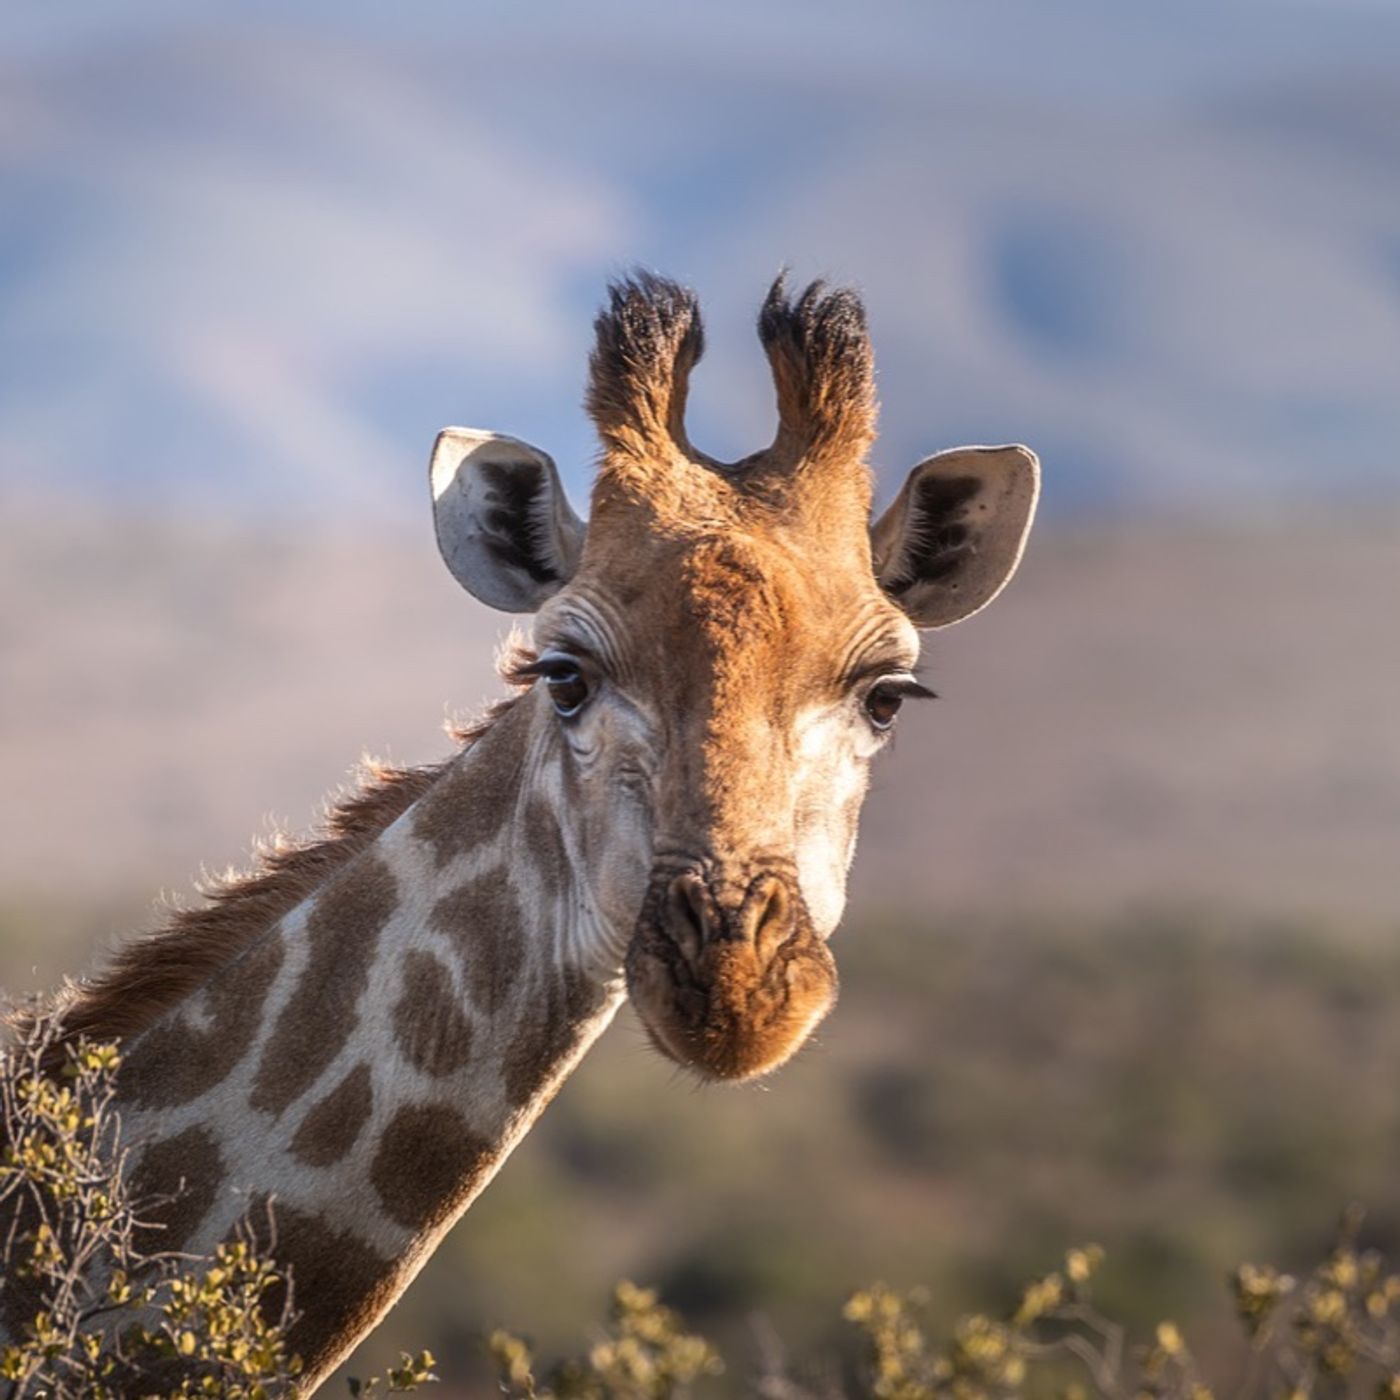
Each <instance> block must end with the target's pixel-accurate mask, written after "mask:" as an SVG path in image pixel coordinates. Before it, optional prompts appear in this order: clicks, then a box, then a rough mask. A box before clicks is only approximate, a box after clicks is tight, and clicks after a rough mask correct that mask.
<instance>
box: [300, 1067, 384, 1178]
mask: <svg viewBox="0 0 1400 1400" xmlns="http://www.w3.org/2000/svg"><path fill="white" fill-rule="evenodd" d="M373 1107H374V1088H373V1084H372V1076H371V1074H370V1068H369V1066H368V1065H367V1064H365V1063H364V1062H363V1061H362V1062H361V1063H360V1064H358V1065H356V1066H355V1068H354V1069H352V1070H351V1071H350V1073H349V1074H347V1075H346V1076H345V1078H344V1079H342V1080H341V1081H340V1083H339V1084H337V1085H336V1086H335V1088H334V1089H332V1090H331V1091H330V1093H329V1094H327V1095H326V1096H325V1098H323V1099H321V1100H320V1101H319V1102H318V1103H315V1104H312V1106H311V1109H310V1111H309V1112H308V1113H307V1115H306V1117H305V1118H303V1119H302V1120H301V1127H299V1128H298V1129H297V1135H296V1137H294V1138H293V1139H292V1156H293V1157H296V1158H297V1159H298V1160H299V1161H302V1162H305V1163H306V1164H307V1166H310V1167H329V1166H332V1165H333V1164H334V1163H336V1162H339V1161H340V1160H341V1159H342V1158H343V1157H345V1156H346V1155H347V1154H348V1153H349V1151H350V1149H351V1148H352V1147H354V1145H355V1143H356V1141H357V1140H358V1138H359V1136H360V1131H361V1129H362V1128H363V1127H364V1126H365V1124H366V1123H367V1122H368V1121H369V1115H370V1111H371V1110H372V1109H373Z"/></svg>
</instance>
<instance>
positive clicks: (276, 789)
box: [0, 507, 1400, 921]
mask: <svg viewBox="0 0 1400 1400" xmlns="http://www.w3.org/2000/svg"><path fill="white" fill-rule="evenodd" d="M424 515H425V519H424V524H423V528H422V529H421V531H419V532H417V533H416V534H409V533H400V532H398V531H397V530H395V529H390V530H385V529H383V528H379V527H372V526H369V525H364V526H361V527H354V526H350V525H341V526H338V527H336V528H335V529H332V530H330V531H322V530H312V529H304V530H297V529H295V528H292V527H288V528H286V529H284V530H281V531H257V530H255V529H253V528H252V527H250V526H246V525H221V524H219V523H217V522H214V521H209V520H185V521H178V522H177V521H169V520H159V519H153V518H144V519H142V518H136V517H130V516H124V515H117V514H112V515H106V516H102V515H96V514H93V515H87V516H82V515H78V516H74V515H71V514H65V513H60V512H59V511H58V510H57V508H56V507H55V508H51V509H50V511H49V512H48V513H46V514H41V513H39V512H37V511H34V512H23V511H15V512H12V513H10V514H8V515H7V516H6V517H5V519H4V522H3V524H2V525H0V531H2V532H3V533H0V668H2V669H0V764H2V765H3V768H4V771H5V773H6V775H7V784H6V786H7V811H6V814H5V831H4V841H3V844H0V889H3V890H5V891H8V892H9V894H10V896H11V898H12V899H14V900H15V901H17V902H20V903H23V904H26V905H44V904H59V905H62V904H65V903H76V904H82V903H85V902H88V901H90V900H99V901H103V900H109V899H110V898H111V897H112V896H113V895H114V894H118V893H119V894H121V895H122V896H129V895H131V894H132V893H133V892H134V893H136V894H137V895H139V896H142V897H145V895H146V892H153V891H155V890H158V889H162V888H164V889H169V890H172V891H175V892H177V893H178V892H182V891H184V890H186V889H187V888H188V887H189V885H190V881H191V879H192V877H193V876H194V875H195V874H196V873H197V872H198V870H199V867H200V865H201V864H202V863H203V864H206V865H207V866H208V867H209V868H211V869H215V870H217V869H220V868H222V867H224V866H226V865H227V864H229V863H234V864H238V863H241V862H242V861H243V860H244V859H245V858H246V854H247V850H248V843H249V841H250V839H251V837H252V836H253V835H254V834H256V833H258V832H259V831H262V832H264V833H265V832H266V831H267V830H268V824H269V821H270V820H277V821H280V822H282V823H289V824H290V825H292V826H293V827H294V828H297V829H300V828H304V827H305V826H306V825H307V824H308V822H309V821H310V820H311V819H312V817H313V815H314V813H315V809H316V805H317V803H318V802H319V801H320V800H321V798H322V797H323V796H324V795H325V793H326V792H327V791H328V790H329V789H330V788H332V787H333V786H335V785H336V784H337V783H338V782H341V781H343V780H344V778H345V777H346V775H347V771H348V769H349V767H350V765H351V764H353V763H354V761H355V759H356V758H357V756H358V755H359V754H360V753H361V752H362V751H364V750H365V749H366V748H367V749H368V750H369V751H371V752H374V753H378V754H380V755H384V754H388V755H390V756H392V757H393V758H395V759H397V760H399V761H420V760H426V759H430V758H434V757H437V756H440V755H441V754H443V753H444V752H445V751H446V749H447V741H446V740H445V739H444V737H443V736H442V734H441V722H442V719H443V718H444V716H445V715H446V714H447V713H448V711H449V710H451V709H454V708H456V709H463V708H465V709H468V710H470V709H472V708H474V707H476V706H477V705H479V704H480V703H481V702H482V700H483V699H484V698H485V697H489V696H490V695H492V694H494V693H496V692H497V690H498V689H499V686H498V683H497V682H496V680H495V678H494V676H493V674H492V671H491V658H492V652H493V648H494V646H495V644H496V641H497V639H498V637H499V636H500V635H501V634H502V633H503V631H504V629H505V628H506V627H507V626H508V625H509V620H508V619H506V618H504V617H502V616H500V615H494V614H491V613H489V612H487V611H486V610H485V609H483V608H482V607H481V606H480V605H479V604H477V603H475V602H474V601H472V600H471V599H470V598H468V597H467V596H466V595H465V594H464V593H462V592H461V591H460V590H459V589H458V588H457V586H456V585H455V584H454V583H453V582H452V580H451V578H450V577H449V576H448V574H447V572H446V570H445V569H444V568H443V567H442V566H441V564H440V562H439V560H438V558H437V555H436V552H435V550H434V549H433V546H432V543H431V536H430V530H429V527H428V524H427V520H426V509H425V512H424ZM1397 524H1400V517H1396V516H1394V515H1393V514H1380V515H1377V516H1373V517H1372V518H1371V519H1369V520H1365V521H1355V522H1351V523H1346V522H1341V521H1332V522H1330V523H1325V522H1320V521H1316V520H1302V521H1298V522H1296V523H1294V524H1292V525H1288V526H1275V527H1273V528H1270V529H1263V528H1260V529H1258V530H1255V531H1252V532H1251V531H1243V530H1239V529H1236V530H1233V531H1226V530H1218V531H1212V530H1209V529H1207V528H1204V527H1199V526H1192V527H1188V526H1171V525H1165V524H1162V525H1155V526H1148V525H1140V526H1133V527H1128V526H1120V527H1117V528H1114V529H1112V530H1109V529H1102V528H1101V529H1098V530H1094V529H1090V528H1080V529H1078V530H1075V531H1069V530H1065V529H1063V528H1062V529H1061V530H1060V531H1058V532H1056V531H1054V530H1044V531H1042V532H1041V533H1040V534H1039V536H1038V538H1037V539H1036V540H1035V542H1034V545H1033V547H1032V549H1031V551H1030V554H1029V555H1028V557H1027V560H1026V562H1025V565H1024V567H1023V569H1022V571H1021V574H1020V575H1019V577H1018V578H1017V580H1016V581H1015V583H1014V584H1013V585H1012V587H1011V589H1010V590H1009V591H1008V592H1007V593H1006V594H1005V595H1003V597H1002V598H1001V599H1000V600H998V602H997V603H996V605H995V606H994V607H992V608H991V609H989V610H988V611H987V612H986V613H984V614H982V615H981V616H979V617H977V618H975V619H973V620H972V621H971V622H969V623H966V624H964V625H963V626H960V627H956V628H953V629H950V630H949V631H947V632H944V633H941V634H935V635H933V636H932V637H931V638H930V639H929V641H928V646H927V649H926V659H927V669H928V675H929V678H930V680H931V682H932V684H933V685H934V687H935V688H936V689H937V690H938V691H939V692H940V694H941V695H942V696H943V699H941V700H940V701H939V702H938V703H936V704H935V705H932V706H929V707H916V708H914V709H912V710H911V711H910V712H909V713H908V714H907V715H906V716H905V717H904V719H903V721H902V722H901V728H900V732H899V735H898V738H897V740H896V744H895V748H894V751H893V753H892V754H890V755H888V756H887V757H886V758H885V759H884V760H883V761H882V762H881V763H880V764H878V765H877V783H876V791H875V793H874V795H873V796H872V799H871V801H870V803H869V806H868V808H867V814H866V818H865V821H864V824H863V826H862V842H861V847H860V854H859V858H858V861H857V868H856V877H855V883H854V890H855V893H856V898H857V903H858V907H862V908H864V909H865V910H867V911H869V910H871V909H874V908H879V907H880V906H882V905H886V904H893V905H899V906H902V907H905V908H914V909H922V908H925V907H928V906H929V905H934V906H937V907H941V908H955V909H956V908H984V907H986V905H987V903H988V900H989V898H990V899H992V900H993V901H994V902H995V904H996V905H997V907H999V908H1007V907H1011V908H1016V909H1023V910H1026V911H1037V910H1041V909H1045V908H1048V909H1049V910H1051V911H1066V910H1074V909H1084V910H1089V911H1099V910H1102V909H1104V908H1112V909H1116V908H1119V907H1122V906H1123V905H1124V904H1129V903H1135V902H1136V903H1150V904H1160V903H1162V902H1163V901H1171V902H1175V903H1181V902H1184V901H1185V902H1189V901H1200V902H1205V903H1209V904H1211V905H1212V906H1215V907H1224V908H1235V909H1241V910H1244V911H1246V912H1248V913H1250V914H1254V913H1260V912H1263V913H1269V912H1275V913H1278V912H1283V913H1288V914H1290V915H1300V916H1307V915H1318V916H1327V917H1345V918H1348V919H1352V920H1360V921H1375V920H1378V919H1379V920H1384V919H1387V918H1388V917H1390V916H1391V915H1392V914H1393V913H1394V912H1395V909H1396V893H1397V883H1398V882H1400V876H1397V867H1396V849H1397V835H1398V834H1400V726H1397V724H1396V722H1395V717H1396V715H1397V713H1400V646H1397V645H1396V642H1395V638H1396V632H1395V621H1394V607H1395V599H1396V592H1395V574H1396V546H1395V531H1396V526H1397ZM55 917H56V918H59V919H62V918H63V917H64V916H63V915H62V913H61V911H59V910H55Z"/></svg>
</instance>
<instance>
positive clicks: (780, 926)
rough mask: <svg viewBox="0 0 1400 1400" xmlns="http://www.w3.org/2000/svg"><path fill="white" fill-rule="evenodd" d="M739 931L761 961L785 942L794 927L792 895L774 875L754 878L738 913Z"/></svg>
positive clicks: (771, 955) (766, 959)
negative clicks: (740, 926)
mask: <svg viewBox="0 0 1400 1400" xmlns="http://www.w3.org/2000/svg"><path fill="white" fill-rule="evenodd" d="M740 919H741V923H742V928H743V934H744V937H745V938H746V939H748V941H749V942H750V943H752V944H753V946H754V949H755V951H756V952H757V953H758V956H759V958H760V960H761V961H762V962H768V961H769V960H770V959H771V958H772V957H773V955H774V954H775V953H776V952H777V951H778V949H779V948H780V947H781V946H782V944H784V943H786V942H787V940H788V938H789V937H790V936H791V934H792V931H793V928H794V926H795V922H796V920H795V918H794V913H793V902H792V897H791V895H789V893H788V889H787V886H786V885H785V884H784V883H783V882H782V881H781V880H780V879H778V877H777V876H776V875H765V876H761V877H760V878H759V879H757V880H755V881H754V883H753V885H752V887H751V888H750V890H749V892H748V895H747V896H746V898H745V900H744V907H743V909H742V911H741V913H740Z"/></svg>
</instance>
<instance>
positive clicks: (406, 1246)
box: [120, 699, 624, 1386]
mask: <svg viewBox="0 0 1400 1400" xmlns="http://www.w3.org/2000/svg"><path fill="white" fill-rule="evenodd" d="M543 718H544V717H543V716H540V715H539V713H538V709H537V707H536V705H534V704H533V703H531V702H530V700H529V699H526V700H524V701H522V702H520V703H517V704H516V705H514V706H513V707H511V708H510V709H509V710H508V711H507V712H506V714H505V715H504V716H503V717H502V718H501V719H500V720H498V721H497V722H496V723H495V724H494V725H493V726H492V727H491V728H490V729H489V730H488V731H487V732H486V733H485V734H484V735H483V736H482V737H481V738H480V739H479V740H478V741H477V742H476V743H475V744H474V745H473V746H472V747H471V748H469V749H468V750H466V751H465V752H464V753H463V754H461V755H460V756H459V757H458V758H457V759H455V760H454V761H453V762H452V763H450V764H449V765H447V767H446V768H445V769H444V770H443V771H442V774H441V776H440V777H439V778H438V779H437V781H436V782H435V783H434V784H433V786H432V787H431V788H430V789H429V790H428V791H427V793H426V794H425V795H424V796H423V797H421V798H420V799H419V800H418V802H417V803H415V804H414V805H413V806H412V807H410V808H409V809H408V810H407V811H406V812H405V813H404V814H403V815H402V816H401V817H400V818H399V819H398V820H396V821H395V822H394V823H393V824H392V825H391V826H389V827H388V828H387V829H386V830H385V831H384V832H382V833H381V834H380V836H379V837H378V839H376V840H375V841H374V842H373V843H372V844H370V845H369V846H368V847H367V848H366V849H365V850H364V851H363V852H361V853H360V854H359V855H358V856H356V858H355V859H354V860H352V861H351V862H350V863H349V864H347V865H345V866H344V867H343V868H341V869H340V870H338V871H337V872H336V873H335V874H334V875H333V876H332V878H330V879H329V880H328V881H327V882H326V884H325V885H324V886H323V887H322V888H321V889H319V890H318V891H316V893H315V894H313V895H312V896H311V897H310V898H309V899H307V900H306V901H305V902H303V903H302V904H301V905H300V906H299V907H298V908H297V909H295V910H294V911H293V912H292V913H291V914H290V915H288V916H287V917H285V918H283V919H281V920H280V921H279V922H278V923H277V924H276V925H275V926H274V927H272V928H269V929H268V930H267V931H266V932H265V933H264V934H262V935H261V936H260V937H258V938H257V939H255V940H254V941H253V942H252V943H251V945H250V946H249V947H248V948H247V950H246V951H245V952H244V953H243V954H242V955H241V956H240V957H239V958H238V959H237V960H236V961H235V962H234V963H232V964H231V965H229V966H227V967H225V968H223V969H221V970H220V971H219V972H218V973H217V974H215V975H214V976H213V977H212V978H211V979H210V980H209V981H208V982H207V983H206V984H205V985H204V986H203V988H202V989H201V990H200V991H199V992H198V993H196V994H195V995H194V996H192V997H190V998H189V999H188V1000H187V1001H186V1002H185V1003H183V1004H182V1005H181V1006H179V1007H177V1008H176V1009H175V1010H174V1011H173V1012H172V1013H171V1014H169V1015H168V1016H166V1017H165V1018H164V1019H162V1020H161V1021H159V1022H158V1023H157V1024H156V1025H154V1026H153V1027H152V1028H151V1029H150V1030H149V1031H147V1032H146V1033H145V1034H143V1035H142V1036H141V1037H140V1038H139V1039H137V1040H136V1041H135V1042H134V1043H133V1044H132V1045H131V1046H130V1048H129V1053H128V1055H127V1057H126V1061H125V1064H124V1067H123V1070H122V1076H121V1085H120V1093H121V1098H122V1107H123V1112H124V1121H125V1123H126V1125H127V1126H126V1138H127V1141H128V1142H130V1143H131V1144H132V1145H133V1146H135V1147H136V1152H135V1155H134V1161H135V1178H134V1180H135V1182H136V1185H137V1187H138V1189H139V1190H140V1191H141V1192H143V1193H150V1194H152V1195H155V1194H163V1193H169V1192H171V1191H172V1190H174V1189H175V1188H176V1187H178V1185H179V1183H180V1182H181V1181H182V1180H183V1181H184V1183H185V1188H184V1191H183V1194H181V1195H180V1197H179V1199H178V1200H177V1201H176V1202H175V1203H174V1204H173V1205H172V1206H171V1207H169V1208H168V1210H167V1212H166V1222H167V1232H166V1233H165V1235H164V1236H163V1237H161V1238H160V1240H159V1247H161V1248H178V1249H183V1250H187V1251H190V1252H194V1253H204V1252H208V1251H210V1250H212V1248H213V1247H214V1246H215V1245H216V1244H217V1243H218V1242H219V1241H220V1240H221V1239H224V1238H226V1237H227V1236H228V1235H229V1234H230V1233H231V1232H233V1231H234V1230H236V1229H237V1228H238V1226H239V1224H240V1222H241V1221H242V1220H243V1219H244V1218H245V1217H246V1218H247V1219H249V1220H250V1221H251V1222H252V1226H253V1228H254V1230H255V1232H257V1231H259V1230H262V1229H265V1228H266V1221H267V1217H268V1209H267V1202H269V1201H271V1202H272V1218H273V1222H274V1225H275V1245H274V1247H273V1251H272V1252H273V1253H274V1255H275V1257H276V1258H277V1259H278V1261H279V1263H283V1264H285V1265H290V1267H291V1269H292V1276H293V1289H294V1304H295V1306H296V1308H297V1309H298V1310H299V1311H300V1313H301V1317H300V1320H299V1322H298V1323H297V1325H296V1328H295V1330H294V1334H293V1343H294V1346H295V1348H296V1350H297V1351H298V1352H299V1353H300V1354H301V1356H302V1358H303V1361H304V1362H305V1365H306V1375H307V1378H308V1380H309V1381H310V1382H311V1384H312V1385H313V1386H314V1384H315V1383H316V1382H318V1381H319V1380H320V1379H322V1378H324V1376H325V1375H326V1374H328V1373H329V1371H330V1370H331V1369H333V1368H334V1366H335V1365H336V1364H337V1363H338V1362H339V1361H340V1360H341V1359H342V1358H343V1357H344V1355H345V1354H346V1352H348V1351H349V1349H350V1348H351V1347H352V1346H353V1345H354V1344H355V1342H356V1341H357V1340H358V1339H359V1338H360V1337H361V1336H363V1335H364V1334H365V1333H366V1332H367V1331H368V1330H369V1329H370V1328H371V1327H373V1326H374V1324H375V1323H376V1322H377V1321H378V1320H379V1318H380V1317H381V1316H382V1315H383V1314H384V1312H385V1311H386V1310H387V1309H388V1308H389V1307H390V1305H391V1304H392V1303H393V1302H394V1300H395V1299H396V1298H397V1297H398V1296H399V1294H400V1293H402V1291H403V1290H404V1288H406V1287H407V1286H408V1284H409V1282H410V1281H411V1280H412V1278H413V1276H414V1274H415V1273H416V1272H417V1270H418V1269H419V1268H420V1267H421V1265H422V1264H423V1262H424V1261H425V1260H426V1258H427V1256H428V1255H429V1254H430V1253H431V1252H432V1249H433V1248H434V1246H435V1245H436V1243H437V1242H438V1240H439V1239H440V1238H441V1237H442V1235H443V1234H444V1233H445V1232H446V1230H447V1229H448V1227H449V1226H450V1225H451V1224H452V1223H453V1221H454V1220H456V1219H457V1218H458V1217H459V1216H460V1215H461V1213H462V1212H463V1211H464V1210H465V1209H466V1208H467V1207H468V1206H469V1205H470V1204H471V1202H472V1200H473V1199H474V1198H475V1196H476V1195H477V1193H478V1192H479V1191H480V1190H481V1189H482V1187H484V1186H485V1185H486V1183H487V1182H488V1181H489V1180H490V1179H491V1177H492V1176H493V1175H494V1174H495V1173H496V1171H497V1170H499V1168H500V1166H501V1164H502V1163H503V1162H504V1160H505V1158H506V1157H507V1156H508V1155H509V1153H510V1151H511V1149H512V1148H513V1147H514V1146H515V1144H516V1143H517V1142H518V1141H519V1140H520V1138H521V1137H522V1136H523V1135H524V1134H525V1132H526V1131H527V1130H528V1129H529V1127H530V1125H531V1124H532V1123H533V1122H534V1120H535V1118H536V1117H538V1115H539V1113H540V1112H541V1111H542V1110H543V1108H544V1107H545V1105H546V1104H547V1103H548V1101H549V1099H550V1098H551V1097H552V1096H553V1093H554V1092H555V1090H556V1089H557V1088H558V1086H559V1085H560V1084H561V1083H562V1081H563V1080H564V1078H565V1077H566V1076H567V1075H568V1073H569V1071H570V1070H571V1069H572V1068H573V1067H574V1065H575V1064H576V1063H577V1062H578V1060H579V1059H580V1057H581V1056H582V1055H583V1053H584V1051H585V1050H586V1049H587V1048H588V1046H589V1045H590V1044H591V1043H592V1042H593V1040H594V1039H595V1038H596V1037H597V1036H598V1034H599V1033H600V1032H601V1031H602V1030H603V1029H604V1027H605V1026H606V1025H607V1023H608V1022H609V1020H610V1019H611V1018H612V1016H613V1013H614V1012H615V1011H616V1009H617V1007H618V1005H619V1003H620V1002H621V1000H622V996H623V983H622V976H621V958H622V952H623V947H624V944H623V940H622V939H621V938H620V937H619V936H618V934H617V932H616V931H615V930H611V929H609V928H607V927H606V925H605V923H604V921H603V920H602V918H601V916H600V915H599V914H598V913H597V911H596V910H595V908H594V906H593V904H592V902H591V900H590V898H589V895H588V892H587V888H586V884H585V882H583V881H581V880H580V879H579V878H578V867H577V855H578V850H579V846H578V834H577V833H576V832H574V831H572V830H571V829H570V827H569V824H568V822H567V821H562V822H561V819H560V815H559V808H560V806H561V804H560V803H558V802H557V801H555V800H554V799H553V798H552V796H551V792H550V784H551V782H552V781H553V780H554V777H555V775H556V774H557V764H551V762H550V746H551V743H552V742H553V739H552V733H553V731H552V727H551V726H548V725H545V724H543V723H541V722H540V721H541V719H543ZM143 1143H144V1144H147V1145H146V1146H144V1147H143V1146H142V1144H143Z"/></svg>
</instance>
